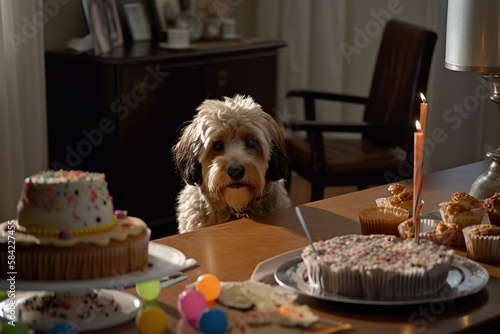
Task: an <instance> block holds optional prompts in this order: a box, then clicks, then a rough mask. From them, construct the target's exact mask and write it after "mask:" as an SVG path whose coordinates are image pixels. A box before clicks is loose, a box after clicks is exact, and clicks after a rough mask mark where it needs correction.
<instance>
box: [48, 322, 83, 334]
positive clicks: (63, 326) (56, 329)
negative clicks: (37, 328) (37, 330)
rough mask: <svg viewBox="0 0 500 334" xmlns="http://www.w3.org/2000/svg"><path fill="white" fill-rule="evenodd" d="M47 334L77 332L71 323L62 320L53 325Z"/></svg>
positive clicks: (74, 333) (71, 333)
mask: <svg viewBox="0 0 500 334" xmlns="http://www.w3.org/2000/svg"><path fill="white" fill-rule="evenodd" d="M45 333H46V334H76V330H75V328H74V327H73V326H71V325H70V324H67V323H64V322H61V323H58V324H55V325H52V326H51V327H50V328H49V329H47V331H46V332H45Z"/></svg>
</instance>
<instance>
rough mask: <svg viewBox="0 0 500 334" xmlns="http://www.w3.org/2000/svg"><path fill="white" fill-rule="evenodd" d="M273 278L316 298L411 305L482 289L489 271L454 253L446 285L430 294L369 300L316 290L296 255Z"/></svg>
mask: <svg viewBox="0 0 500 334" xmlns="http://www.w3.org/2000/svg"><path fill="white" fill-rule="evenodd" d="M275 279H276V281H277V282H278V284H280V285H281V286H283V287H285V288H288V289H290V290H292V291H294V292H297V293H300V294H303V295H306V296H309V297H315V298H319V299H324V300H329V301H335V302H341V303H350V304H366V305H411V304H422V303H430V302H441V301H448V300H455V299H457V298H461V297H465V296H469V295H472V294H474V293H477V292H479V291H481V290H482V289H483V288H484V287H485V286H486V284H487V283H488V280H489V274H488V272H487V271H486V269H484V268H483V267H482V266H481V265H480V264H478V263H476V262H474V261H472V260H470V259H467V258H465V257H461V256H455V259H454V260H453V264H452V268H451V269H450V273H449V274H448V279H447V283H448V284H447V286H445V287H443V289H441V290H440V291H438V292H437V293H435V294H433V295H432V296H425V297H422V298H416V299H413V300H369V299H363V298H356V297H347V296H342V295H336V294H333V293H328V292H326V291H318V290H317V289H314V288H313V287H312V286H311V285H310V284H309V283H308V282H307V274H306V268H305V265H304V263H303V262H302V259H300V258H295V259H293V260H289V261H286V262H284V263H282V264H281V265H280V266H279V267H277V269H276V271H275Z"/></svg>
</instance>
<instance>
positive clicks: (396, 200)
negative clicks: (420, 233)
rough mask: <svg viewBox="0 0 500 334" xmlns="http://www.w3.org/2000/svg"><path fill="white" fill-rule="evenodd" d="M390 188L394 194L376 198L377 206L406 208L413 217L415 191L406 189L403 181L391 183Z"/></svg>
mask: <svg viewBox="0 0 500 334" xmlns="http://www.w3.org/2000/svg"><path fill="white" fill-rule="evenodd" d="M388 190H389V192H390V193H391V194H392V196H391V197H385V198H377V199H376V200H375V202H376V203H377V206H380V207H386V208H401V209H405V210H407V211H408V213H409V216H410V217H411V216H412V214H413V191H411V190H408V189H406V188H405V186H404V185H403V184H401V183H393V184H391V185H389V188H388Z"/></svg>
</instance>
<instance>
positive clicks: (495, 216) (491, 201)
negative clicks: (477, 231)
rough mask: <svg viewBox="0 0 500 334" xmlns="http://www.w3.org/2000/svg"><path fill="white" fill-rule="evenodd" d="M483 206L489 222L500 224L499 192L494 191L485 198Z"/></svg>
mask: <svg viewBox="0 0 500 334" xmlns="http://www.w3.org/2000/svg"><path fill="white" fill-rule="evenodd" d="M483 207H484V209H485V210H486V214H487V215H488V219H489V220H490V223H491V224H493V225H496V226H500V193H495V194H494V195H493V196H491V197H490V198H486V199H485V200H484V202H483Z"/></svg>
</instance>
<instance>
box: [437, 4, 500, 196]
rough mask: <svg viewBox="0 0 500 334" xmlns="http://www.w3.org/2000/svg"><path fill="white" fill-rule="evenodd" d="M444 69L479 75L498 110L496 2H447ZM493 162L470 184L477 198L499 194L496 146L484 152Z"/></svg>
mask: <svg viewBox="0 0 500 334" xmlns="http://www.w3.org/2000/svg"><path fill="white" fill-rule="evenodd" d="M447 20H448V21H447V27H446V53H445V64H444V66H445V67H446V68H447V69H449V70H452V71H465V72H477V73H480V74H481V75H482V76H483V77H484V78H485V79H486V80H488V81H489V82H490V83H491V84H492V85H493V93H492V95H491V96H490V99H491V100H492V101H493V102H495V103H496V104H497V106H498V107H499V108H500V0H473V1H472V0H448V19H447ZM486 156H487V157H489V158H491V159H492V160H493V161H492V163H491V164H490V166H489V169H488V170H487V171H486V172H484V173H483V174H482V175H480V176H479V177H478V178H477V179H476V181H475V182H474V183H473V184H472V187H471V189H470V191H469V193H470V194H471V195H472V196H474V197H476V198H479V199H485V198H487V197H490V196H492V195H493V194H494V193H495V192H500V147H499V148H497V149H496V150H493V151H490V152H488V153H486Z"/></svg>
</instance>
